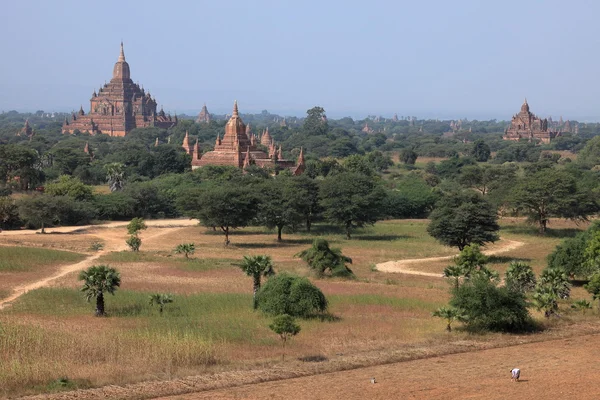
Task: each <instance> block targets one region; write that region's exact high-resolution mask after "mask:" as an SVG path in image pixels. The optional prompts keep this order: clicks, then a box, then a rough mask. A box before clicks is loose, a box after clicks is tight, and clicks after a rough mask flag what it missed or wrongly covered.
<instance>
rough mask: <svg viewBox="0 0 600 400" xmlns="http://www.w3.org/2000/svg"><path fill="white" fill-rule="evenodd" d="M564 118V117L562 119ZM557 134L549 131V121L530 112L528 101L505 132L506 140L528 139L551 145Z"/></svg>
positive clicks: (504, 137)
mask: <svg viewBox="0 0 600 400" xmlns="http://www.w3.org/2000/svg"><path fill="white" fill-rule="evenodd" d="M561 118H562V117H561ZM556 135H557V132H554V131H552V130H549V129H548V120H547V119H543V120H542V119H541V118H538V117H537V116H536V115H535V114H533V113H532V112H530V111H529V104H527V99H525V102H524V103H523V105H522V106H521V111H520V112H519V113H518V114H516V115H514V116H513V118H512V121H511V123H510V126H509V127H508V128H507V129H506V130H505V131H504V136H503V137H502V139H504V140H520V139H527V140H528V141H530V142H533V141H539V142H542V143H550V140H551V139H553V138H554V137H556Z"/></svg>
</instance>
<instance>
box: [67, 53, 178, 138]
mask: <svg viewBox="0 0 600 400" xmlns="http://www.w3.org/2000/svg"><path fill="white" fill-rule="evenodd" d="M130 75H131V74H130V70H129V64H128V63H127V61H125V52H124V51H123V43H121V52H120V54H119V58H118V60H117V62H116V63H115V66H114V68H113V76H112V79H111V80H110V82H109V83H105V84H104V86H103V87H101V88H100V90H99V91H98V93H96V91H95V90H94V93H93V94H92V98H91V99H90V112H89V113H88V114H87V115H86V114H85V112H84V111H83V106H82V107H81V108H80V109H79V112H78V113H77V114H75V113H73V114H72V117H71V120H70V121H69V120H67V119H65V122H64V123H63V129H62V131H63V133H73V132H74V131H75V130H79V131H81V132H85V131H88V132H90V133H92V134H97V133H105V134H108V135H110V136H125V135H126V134H127V133H129V132H130V131H131V130H132V129H134V128H144V127H150V126H156V127H159V128H165V129H167V128H170V127H173V126H175V125H176V124H177V116H175V117H174V118H172V117H171V115H169V114H165V112H164V111H163V110H162V109H161V111H160V112H158V113H157V112H156V100H155V99H153V98H152V96H151V95H150V93H149V92H146V91H145V90H144V89H143V88H140V86H139V85H138V84H136V83H133V81H132V80H131V76H130Z"/></svg>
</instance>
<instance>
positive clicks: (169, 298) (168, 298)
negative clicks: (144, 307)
mask: <svg viewBox="0 0 600 400" xmlns="http://www.w3.org/2000/svg"><path fill="white" fill-rule="evenodd" d="M149 300H150V301H149V303H150V305H151V306H152V305H154V304H156V305H157V306H158V312H159V314H160V315H162V313H163V311H164V308H165V306H166V305H167V304H170V303H172V302H173V301H174V300H173V295H171V294H166V293H154V294H151V295H150V296H149Z"/></svg>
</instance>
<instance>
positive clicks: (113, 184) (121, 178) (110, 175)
mask: <svg viewBox="0 0 600 400" xmlns="http://www.w3.org/2000/svg"><path fill="white" fill-rule="evenodd" d="M104 170H105V171H106V180H107V181H108V187H109V188H110V191H111V192H116V191H119V190H121V189H123V186H124V184H125V166H124V165H123V164H121V163H117V162H115V163H110V164H106V165H105V166H104Z"/></svg>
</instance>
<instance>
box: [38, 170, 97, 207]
mask: <svg viewBox="0 0 600 400" xmlns="http://www.w3.org/2000/svg"><path fill="white" fill-rule="evenodd" d="M44 193H46V194H49V195H51V196H69V197H71V198H73V199H75V200H80V201H84V200H91V199H92V187H91V186H88V185H86V184H84V183H83V182H81V181H80V180H79V178H76V177H73V176H69V175H61V176H59V177H58V179H57V180H55V181H54V182H52V183H48V184H47V185H46V186H45V189H44Z"/></svg>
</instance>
